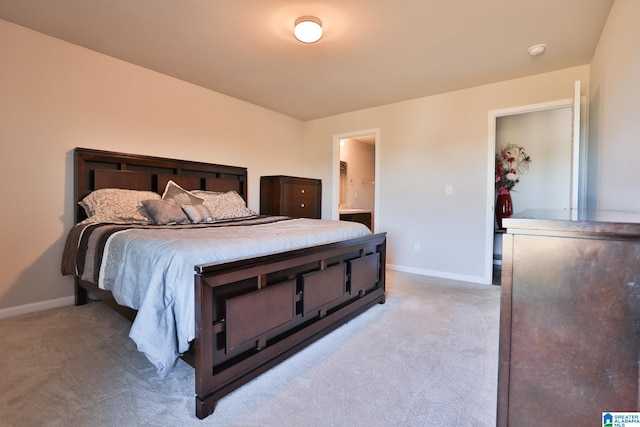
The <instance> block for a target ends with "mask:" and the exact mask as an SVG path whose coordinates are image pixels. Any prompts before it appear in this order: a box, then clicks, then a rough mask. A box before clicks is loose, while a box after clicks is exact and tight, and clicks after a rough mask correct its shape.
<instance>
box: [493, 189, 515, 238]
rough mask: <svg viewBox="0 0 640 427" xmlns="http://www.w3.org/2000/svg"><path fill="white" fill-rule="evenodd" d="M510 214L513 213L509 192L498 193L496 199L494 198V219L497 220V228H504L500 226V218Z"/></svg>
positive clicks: (507, 216)
mask: <svg viewBox="0 0 640 427" xmlns="http://www.w3.org/2000/svg"><path fill="white" fill-rule="evenodd" d="M511 215H513V202H512V201H511V193H506V194H498V200H496V221H497V222H498V229H499V230H504V228H503V227H502V219H503V218H509V217H510V216H511Z"/></svg>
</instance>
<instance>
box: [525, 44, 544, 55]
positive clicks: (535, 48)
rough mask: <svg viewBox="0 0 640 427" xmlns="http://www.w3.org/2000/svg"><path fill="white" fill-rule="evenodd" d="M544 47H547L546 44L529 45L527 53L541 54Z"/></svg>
mask: <svg viewBox="0 0 640 427" xmlns="http://www.w3.org/2000/svg"><path fill="white" fill-rule="evenodd" d="M546 49H547V45H546V44H536V45H533V46H531V47H530V48H529V55H531V56H538V55H542V54H543V53H544V51H545V50H546Z"/></svg>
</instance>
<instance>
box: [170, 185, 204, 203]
mask: <svg viewBox="0 0 640 427" xmlns="http://www.w3.org/2000/svg"><path fill="white" fill-rule="evenodd" d="M162 200H166V201H168V202H173V203H175V204H176V205H178V206H184V205H201V204H202V202H204V199H202V198H200V197H198V196H196V195H194V194H193V193H192V192H190V191H187V190H185V189H184V188H182V187H180V186H179V185H178V184H176V183H175V182H173V181H171V180H170V181H169V182H167V185H166V187H165V188H164V193H163V194H162Z"/></svg>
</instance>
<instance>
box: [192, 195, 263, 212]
mask: <svg viewBox="0 0 640 427" xmlns="http://www.w3.org/2000/svg"><path fill="white" fill-rule="evenodd" d="M193 194H194V195H195V196H197V197H200V198H202V199H204V205H205V206H206V207H207V208H208V209H209V211H210V212H211V215H213V219H228V218H241V217H245V216H253V215H256V213H255V212H253V211H252V210H251V209H249V208H247V204H246V203H245V201H244V199H243V198H242V197H241V196H240V195H239V194H238V193H237V192H235V191H227V192H226V193H216V192H211V191H203V190H194V191H193Z"/></svg>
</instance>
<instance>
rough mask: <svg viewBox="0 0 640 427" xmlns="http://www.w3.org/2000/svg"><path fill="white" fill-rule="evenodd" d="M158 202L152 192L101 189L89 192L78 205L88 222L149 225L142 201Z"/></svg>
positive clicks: (157, 195)
mask: <svg viewBox="0 0 640 427" xmlns="http://www.w3.org/2000/svg"><path fill="white" fill-rule="evenodd" d="M153 199H155V200H159V199H160V195H159V194H158V193H154V192H153V191H139V190H125V189H121V188H102V189H100V190H95V191H93V192H91V193H90V194H89V195H88V196H87V197H85V198H84V199H82V200H81V201H80V202H78V204H79V205H80V206H82V207H83V208H84V211H85V212H86V214H87V217H89V218H88V221H89V222H115V223H119V224H129V223H134V224H149V223H150V222H151V221H150V219H149V217H148V216H147V213H146V210H145V209H144V206H143V205H142V201H143V200H153Z"/></svg>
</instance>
